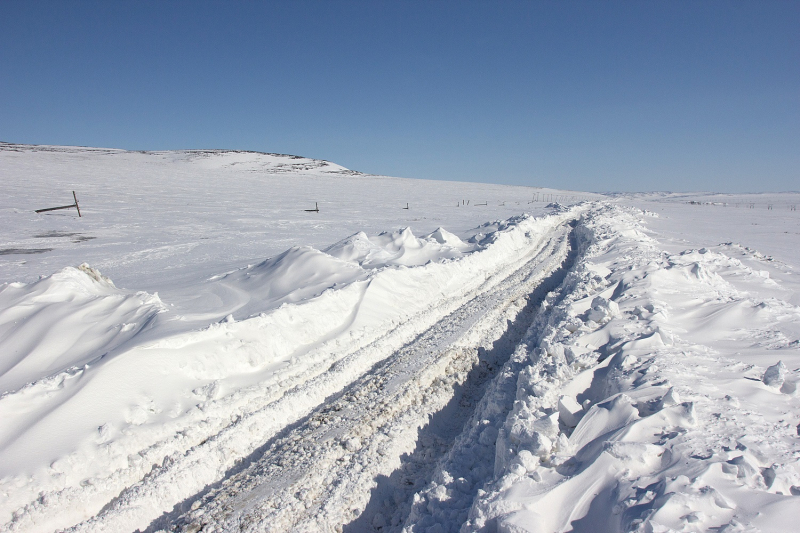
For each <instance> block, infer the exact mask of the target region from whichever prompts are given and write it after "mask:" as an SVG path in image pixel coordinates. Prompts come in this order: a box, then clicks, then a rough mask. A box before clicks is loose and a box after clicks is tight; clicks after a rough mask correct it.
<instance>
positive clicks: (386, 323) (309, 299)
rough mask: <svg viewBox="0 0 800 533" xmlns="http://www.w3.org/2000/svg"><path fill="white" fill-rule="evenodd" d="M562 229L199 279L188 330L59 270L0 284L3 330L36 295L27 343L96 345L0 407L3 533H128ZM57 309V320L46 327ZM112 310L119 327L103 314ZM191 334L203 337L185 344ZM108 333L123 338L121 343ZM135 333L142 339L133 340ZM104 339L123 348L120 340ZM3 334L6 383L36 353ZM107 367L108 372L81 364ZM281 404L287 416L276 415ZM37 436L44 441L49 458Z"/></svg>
mask: <svg viewBox="0 0 800 533" xmlns="http://www.w3.org/2000/svg"><path fill="white" fill-rule="evenodd" d="M568 216H571V215H570V214H569V213H562V214H559V215H554V216H550V217H545V218H541V219H535V218H533V217H529V216H523V217H517V218H515V219H513V220H509V221H505V222H501V223H493V224H490V225H487V226H485V227H484V228H482V235H481V237H480V238H479V239H476V240H475V242H473V243H471V244H467V243H463V242H461V241H460V239H458V238H457V237H456V236H454V235H452V234H449V233H447V232H446V231H445V230H442V229H439V230H437V231H435V232H434V233H433V234H431V235H429V236H425V237H423V238H416V237H415V236H414V235H413V234H412V233H411V231H410V230H409V229H407V228H406V229H403V230H400V231H398V232H394V233H384V234H381V235H377V236H374V237H367V236H366V235H364V234H356V235H354V236H353V237H350V238H349V239H345V240H344V241H341V242H340V243H338V244H336V245H334V246H332V247H330V248H328V250H327V252H320V251H317V250H314V249H312V248H308V247H299V248H292V249H289V250H287V251H286V252H284V253H283V254H280V255H279V256H277V257H275V258H272V259H269V260H267V261H264V262H262V263H260V264H258V265H255V266H252V267H247V268H244V269H240V270H237V271H234V272H231V273H228V274H225V275H222V276H216V277H214V278H212V279H210V280H209V281H208V282H206V283H205V284H203V285H202V286H200V287H198V288H197V289H196V290H197V300H196V301H195V302H194V304H193V305H190V306H189V307H190V309H194V310H196V311H198V312H195V313H189V314H181V313H177V312H176V311H172V310H170V311H167V312H164V310H165V309H166V308H167V307H165V306H163V305H162V304H160V302H158V300H157V298H156V297H154V296H152V297H151V296H148V295H143V294H141V293H139V294H134V295H126V293H123V291H119V290H118V289H115V288H113V284H111V283H110V282H108V281H102V278H100V281H98V279H92V278H90V277H89V276H88V275H87V274H86V273H85V272H83V271H80V270H76V269H66V270H65V271H64V272H67V274H64V275H61V274H59V275H56V276H53V278H55V279H58V280H61V278H68V279H69V283H72V285H69V284H67V282H66V281H59V285H58V286H59V287H61V288H60V289H59V291H56V292H53V291H52V290H51V291H50V293H47V291H46V290H45V289H46V287H48V286H49V285H47V283H55V281H53V282H46V283H45V282H44V281H42V282H37V283H36V284H32V285H30V286H25V285H19V284H14V285H13V286H10V287H9V288H7V289H6V290H5V291H4V292H3V293H0V294H5V292H6V291H11V292H9V294H8V297H9V298H12V297H13V298H16V299H14V300H8V302H9V304H8V306H7V309H6V310H5V313H6V314H7V316H8V317H9V318H8V319H7V320H12V317H15V316H21V315H20V313H22V312H23V311H22V310H23V309H32V308H31V306H30V303H29V302H33V301H39V300H41V301H44V300H43V298H44V296H42V297H39V296H38V295H39V293H42V294H49V296H48V297H49V298H50V300H49V301H48V304H47V306H45V305H44V304H42V305H41V306H40V310H39V311H38V312H37V311H36V310H35V309H33V311H32V312H31V313H29V317H30V318H29V319H28V323H30V324H36V327H37V328H38V330H44V329H46V328H53V329H60V328H64V329H71V330H72V331H75V332H80V331H86V330H88V329H89V328H101V329H102V330H103V331H108V332H110V333H108V334H107V335H106V337H103V336H101V335H97V334H96V332H95V331H94V330H91V333H92V335H91V336H80V335H79V336H78V337H76V339H78V340H79V341H76V342H75V343H74V348H72V349H71V350H72V351H69V356H68V357H66V356H65V357H58V358H57V360H58V361H59V365H57V366H53V365H51V366H50V367H42V365H41V364H39V362H37V363H36V365H35V367H36V368H37V369H39V371H41V369H42V368H54V369H56V370H60V369H62V368H66V367H67V366H68V367H69V368H73V367H76V365H77V364H84V363H85V362H89V361H91V363H90V364H84V366H82V367H80V368H79V370H77V371H75V372H73V371H72V370H70V371H69V372H67V371H65V372H67V373H66V374H65V375H64V377H60V378H58V379H57V380H55V381H53V382H52V383H50V382H48V383H50V384H49V385H48V386H47V388H46V390H42V391H41V392H38V393H37V394H40V396H41V398H42V399H41V400H40V403H41V406H40V407H38V408H37V409H36V410H31V409H30V406H33V405H37V404H36V403H35V401H34V400H33V399H32V398H31V397H30V394H31V393H29V392H26V391H27V390H28V388H30V387H29V386H28V387H27V388H26V387H25V386H22V388H21V389H19V390H16V389H15V391H16V392H14V391H11V392H9V393H8V394H6V395H5V396H4V397H2V398H0V410H2V412H3V413H4V415H5V417H4V420H5V421H6V422H5V428H6V433H5V435H6V437H7V438H6V440H5V441H4V442H3V447H2V449H1V451H2V457H3V460H2V462H1V463H2V464H0V468H2V470H0V472H2V474H1V476H2V477H0V486H2V493H3V494H4V495H5V496H4V497H3V499H2V501H1V502H0V512H2V513H3V516H4V517H5V518H4V522H5V523H6V526H5V527H6V528H9V529H11V530H41V531H46V530H51V529H53V528H59V527H67V526H70V525H72V524H76V523H78V522H81V521H83V520H86V519H88V518H90V517H93V516H94V515H96V514H97V513H98V512H100V510H101V509H102V508H103V507H104V506H106V510H105V511H104V512H103V514H102V515H100V517H99V518H95V519H92V521H90V522H87V523H86V524H85V525H84V526H81V528H79V529H87V530H94V529H96V528H97V527H101V526H100V524H105V525H104V526H102V527H107V528H110V529H113V530H120V529H123V530H124V529H135V528H137V527H138V528H142V527H146V526H147V524H148V523H149V522H150V520H152V519H154V518H156V517H157V516H158V515H159V514H161V513H162V512H164V511H167V510H169V509H171V508H172V506H173V505H174V504H175V503H178V502H180V501H181V500H182V499H184V498H187V497H189V496H191V495H192V494H194V493H196V492H197V491H199V490H201V489H202V488H203V487H204V486H206V485H207V484H209V483H213V482H214V481H216V480H218V479H220V478H221V477H222V476H223V475H224V474H225V472H226V471H227V470H228V469H230V468H231V467H232V466H233V465H235V463H236V462H237V461H238V460H240V459H241V458H243V457H246V456H247V455H248V454H250V453H252V451H253V450H254V449H255V448H256V447H257V446H259V445H261V444H262V443H264V442H266V441H267V440H268V439H269V438H270V436H271V435H272V434H274V432H275V431H277V430H278V429H280V428H281V427H283V426H285V425H286V424H288V423H291V421H292V420H296V419H297V418H298V417H300V416H302V415H303V413H305V412H307V411H308V410H309V409H311V408H313V407H314V406H316V405H317V404H318V403H319V401H321V400H322V399H324V397H325V396H326V395H328V394H331V393H333V392H336V391H337V390H339V389H340V388H341V387H342V386H343V384H344V383H346V381H345V382H343V383H340V382H338V381H335V380H332V379H328V380H327V381H326V380H323V381H322V384H321V385H320V384H318V385H317V386H315V389H314V390H313V392H312V391H310V390H306V389H303V388H302V387H303V384H304V383H308V382H309V380H311V379H312V378H314V376H317V375H320V374H321V373H322V372H325V371H327V370H328V369H329V368H331V365H333V364H335V363H336V362H337V361H339V360H341V359H342V358H344V357H345V356H347V355H348V354H350V353H353V352H354V351H355V350H357V349H360V348H362V347H364V346H366V345H368V344H369V343H371V342H374V341H375V340H376V339H378V338H379V337H380V336H382V335H386V332H387V331H393V330H395V329H397V328H399V327H401V326H403V325H404V324H407V325H408V327H406V329H405V330H404V333H403V335H402V336H401V337H398V338H397V340H396V341H394V342H398V343H401V344H402V342H407V339H409V338H412V337H413V336H414V335H417V334H418V333H419V331H421V328H424V327H426V324H430V323H432V322H434V321H436V320H437V319H439V318H441V316H443V313H447V312H448V311H447V310H448V309H450V308H452V306H453V305H456V304H457V302H460V301H461V299H463V297H464V295H466V294H467V293H468V292H469V291H471V290H474V289H475V288H476V287H478V286H479V285H480V284H482V283H484V282H485V280H486V279H487V277H488V275H489V273H491V272H495V271H497V270H499V269H504V268H516V267H515V265H516V264H517V262H518V261H519V258H520V256H521V255H524V254H526V253H529V251H530V249H531V246H532V243H535V242H536V240H537V239H539V238H540V236H541V235H542V234H543V233H545V232H546V231H547V230H548V229H549V228H552V227H553V226H555V225H557V224H559V223H560V222H561V221H563V220H564V218H565V217H568ZM408 265H412V266H408ZM59 276H60V277H59ZM73 278H74V279H73ZM76 280H77V281H76ZM43 283H44V284H43ZM90 289H91V290H90ZM87 291H88V292H87ZM84 292H86V293H87V294H86V295H85V296H83V293H84ZM101 296H102V297H101ZM36 298H39V300H36ZM126 298H127V299H126ZM447 301H451V303H450V304H447V305H444V302H447ZM112 302H113V305H112ZM125 302H129V303H128V304H126V305H122V304H123V303H125ZM133 304H136V307H131V306H133ZM156 304H157V305H156ZM63 306H70V307H69V311H68V312H67V311H64V312H61V314H59V315H58V316H50V313H54V312H55V311H52V310H54V309H60V308H61V307H63ZM114 306H116V307H117V308H119V309H121V310H122V311H125V312H126V313H128V314H122V311H120V312H117V314H115V312H113V309H114ZM41 309H44V310H45V311H42V310H41ZM100 309H103V310H108V311H110V313H109V314H102V315H101V318H102V322H101V323H98V322H96V321H95V319H94V315H92V312H97V311H98V310H100ZM159 312H161V313H162V314H161V315H159V316H158V320H157V321H152V317H153V316H154V314H155V313H159ZM225 312H227V313H229V314H228V315H227V318H225V315H223V314H222V313H225ZM148 313H149V314H148ZM234 314H235V316H234ZM129 315H130V316H129ZM37 317H42V319H41V322H38V321H37V320H39V319H37ZM148 317H149V319H148ZM237 317H239V318H237ZM45 319H46V320H45ZM203 320H206V321H208V320H214V321H215V323H213V324H211V325H210V326H207V327H205V328H201V329H198V327H197V326H198V324H200V323H202V321H203ZM9 323H10V322H9ZM122 323H124V324H131V323H132V324H136V325H137V326H135V327H133V328H127V329H126V328H125V327H124V326H120V324H122ZM206 323H207V322H206ZM146 325H149V326H150V330H149V331H147V333H146V335H141V336H139V338H136V336H134V335H133V334H134V333H135V332H136V331H140V330H141V329H142V328H143V327H145V326H146ZM81 328H83V329H81ZM115 328H116V329H115ZM181 328H182V329H181ZM117 330H119V331H123V330H124V332H126V333H128V332H129V333H130V334H129V335H127V336H122V337H120V336H119V335H120V334H114V332H115V331H117ZM9 331H10V332H11V333H12V334H13V335H12V337H9V339H10V340H8V341H6V339H5V338H4V341H3V342H4V344H3V346H0V348H4V347H5V346H6V345H5V342H12V341H13V342H15V344H14V345H13V346H15V347H17V349H18V350H19V357H18V359H19V363H18V364H17V365H16V366H18V367H20V368H22V367H24V366H25V362H26V361H27V359H28V358H29V357H34V356H36V354H37V353H39V352H36V351H35V346H34V345H32V346H33V351H31V350H28V346H29V345H28V344H25V343H24V342H23V341H22V340H17V339H18V338H22V339H29V338H30V335H23V336H21V334H20V333H19V328H12V327H9ZM176 331H178V332H177V333H175V332H176ZM97 338H100V339H105V338H107V339H108V340H104V341H103V342H101V343H100V342H99V341H97V340H96V339H97ZM404 339H405V340H404ZM123 341H124V342H125V343H126V344H124V343H123ZM401 344H398V347H399V345H401ZM26 350H27V351H26ZM109 350H113V351H111V352H109ZM100 352H102V353H100ZM107 352H108V353H111V354H112V355H113V357H105V358H104V357H99V356H98V354H99V355H103V354H105V353H107ZM47 353H48V354H49V355H50V356H52V352H47ZM380 353H381V352H376V355H378V354H380ZM375 362H376V361H370V360H369V359H368V358H364V359H363V361H361V362H360V363H359V365H358V366H356V367H354V370H352V371H351V372H355V373H354V374H352V375H349V374H347V375H345V376H344V377H342V378H341V379H353V378H355V377H357V375H358V372H361V371H363V369H366V368H368V367H369V366H370V365H371V364H374V363H375ZM31 366H34V365H31ZM358 369H362V370H358ZM16 376H18V377H17V381H16V382H15V383H17V384H20V383H23V384H24V382H25V381H26V375H23V374H21V373H18V374H16ZM348 376H349V377H348ZM11 377H13V376H11ZM11 377H9V379H11ZM51 381H52V380H51ZM289 391H296V392H292V393H291V394H288V392H289ZM281 398H285V399H287V401H290V406H289V407H288V408H287V406H285V405H284V404H281V402H280V401H279V400H281ZM284 403H285V402H284ZM23 405H25V406H28V408H26V409H20V406H23ZM273 405H274V406H275V407H271V406H273ZM278 406H280V407H278ZM53 435H59V438H58V441H57V443H54V442H53V439H52V436H53ZM212 437H213V438H212ZM114 498H116V499H114ZM112 499H114V500H113V501H112ZM109 503H112V504H113V505H110V506H109Z"/></svg>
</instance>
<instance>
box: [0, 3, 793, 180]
mask: <svg viewBox="0 0 800 533" xmlns="http://www.w3.org/2000/svg"><path fill="white" fill-rule="evenodd" d="M0 140H3V141H7V142H18V143H31V144H66V145H82V146H102V147H115V148H127V149H134V150H166V149H182V148H230V149H243V150H258V151H264V152H279V153H290V154H297V155H302V156H306V157H314V158H319V159H327V160H330V161H334V162H336V163H339V164H342V165H344V166H346V167H349V168H352V169H354V170H360V171H363V172H369V173H375V174H387V175H393V176H402V177H412V178H428V179H448V180H467V181H484V182H498V183H511V184H522V185H535V186H554V187H564V188H570V189H580V190H592V191H622V190H627V191H636V190H643V191H646V190H676V191H681V190H713V191H722V192H727V191H731V192H741V191H781V190H798V189H800V1H777V0H771V1H770V0H760V1H753V2H751V1H733V0H731V1H725V2H719V1H691V2H682V1H676V0H671V1H664V2H659V1H623V2H618V1H599V0H598V1H590V2H581V1H558V2H556V1H544V2H536V1H525V2H513V1H495V2H488V1H486V2H483V1H481V2H479V1H469V0H467V1H425V2H421V1H403V0H399V1H393V2H389V1H375V0H371V1H336V0H327V1H276V2H253V1H248V2H245V1H242V2H233V1H232V2H221V1H220V2H203V1H190V2H181V1H153V2H147V1H123V0H114V1H98V2H85V1H77V0H76V1H52V2H41V1H35V0H24V1H17V0H4V1H3V2H2V4H0ZM0 179H2V178H0Z"/></svg>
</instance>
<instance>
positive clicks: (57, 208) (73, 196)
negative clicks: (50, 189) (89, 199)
mask: <svg viewBox="0 0 800 533" xmlns="http://www.w3.org/2000/svg"><path fill="white" fill-rule="evenodd" d="M72 198H73V199H74V200H75V203H74V204H70V205H62V206H60V207H48V208H46V209H37V210H36V211H34V212H35V213H44V212H45V211H57V210H59V209H72V208H73V207H74V208H75V209H77V210H78V216H79V217H81V216H82V215H81V208H80V206H79V205H78V197H77V196H75V191H72Z"/></svg>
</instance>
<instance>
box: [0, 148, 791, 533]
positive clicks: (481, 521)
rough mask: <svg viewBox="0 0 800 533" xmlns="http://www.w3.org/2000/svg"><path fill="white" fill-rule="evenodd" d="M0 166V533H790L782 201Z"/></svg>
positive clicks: (786, 202)
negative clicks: (575, 196)
mask: <svg viewBox="0 0 800 533" xmlns="http://www.w3.org/2000/svg"><path fill="white" fill-rule="evenodd" d="M0 167H2V168H0V170H2V174H3V175H4V176H6V177H7V179H8V183H7V184H6V185H7V187H6V189H7V190H8V191H9V194H8V195H7V196H3V198H2V199H0V203H2V204H3V205H0V222H2V223H3V226H4V228H9V229H8V232H7V234H4V239H5V241H4V243H3V245H2V248H0V251H1V252H2V253H0V271H2V272H4V273H5V278H6V279H7V280H9V281H8V282H6V283H4V284H3V285H1V286H0V524H2V525H0V529H2V530H3V531H6V530H8V531H54V530H65V529H66V530H69V531H114V532H117V531H135V530H137V529H138V530H140V531H149V532H153V533H155V532H156V531H182V532H192V533H195V532H197V531H231V530H233V531H314V532H318V531H326V532H327V531H344V532H348V533H359V532H362V531H378V532H381V533H385V532H398V531H408V532H417V531H426V532H427V531H433V532H445V531H460V532H469V531H476V532H478V531H480V532H487V531H499V532H515V533H516V532H525V531H527V532H533V531H537V532H556V531H576V532H581V531H589V532H622V531H641V532H661V531H726V532H756V531H770V532H771V531H794V530H796V529H797V528H796V524H797V523H798V521H800V511H799V510H800V505H798V503H797V502H798V501H800V500H798V499H797V498H798V497H800V418H798V413H800V393H798V390H797V389H798V383H800V308H799V307H798V306H800V283H798V281H797V272H796V266H797V264H798V256H797V251H798V250H800V246H798V244H799V243H798V242H797V231H796V228H797V220H798V219H797V215H796V213H797V212H796V211H795V210H790V209H789V208H790V206H794V204H795V203H796V200H797V199H798V197H799V196H798V195H797V194H796V193H786V194H781V195H772V196H770V195H752V196H747V195H740V196H741V198H740V197H738V196H737V197H735V198H734V197H733V196H725V197H724V198H722V197H720V195H705V196H704V195H691V194H667V193H665V194H650V195H638V196H630V195H627V196H626V195H617V197H616V198H615V199H614V201H613V202H606V201H602V202H597V203H591V204H589V203H583V204H577V203H576V204H573V205H567V204H568V203H569V198H570V197H571V196H570V195H569V194H563V193H560V192H557V191H553V194H551V193H550V192H548V193H547V195H546V197H547V198H548V201H551V200H550V198H551V197H552V198H553V200H552V202H553V203H552V204H550V205H549V206H546V205H545V203H544V202H541V205H539V206H536V205H532V204H528V203H526V202H525V201H524V200H523V198H524V197H530V194H529V193H530V189H528V188H522V187H516V188H512V187H501V186H490V185H481V184H457V185H454V184H447V183H445V182H425V181H421V180H401V179H398V178H386V177H378V176H365V175H361V174H358V173H353V172H350V171H347V170H346V169H343V168H342V167H338V166H337V165H333V164H332V163H327V162H324V161H318V160H312V159H304V158H298V157H295V156H282V155H276V154H256V153H251V152H235V151H215V150H208V151H202V150H195V151H181V152H146V153H138V152H127V151H123V150H106V149H91V148H74V147H31V146H23V145H10V144H0ZM78 186H79V191H78V197H79V199H83V198H86V199H87V201H86V208H85V210H84V204H83V203H82V212H84V215H85V216H84V217H82V218H80V219H78V218H77V213H75V214H72V213H69V214H65V212H59V211H56V212H53V213H55V214H53V213H50V214H49V215H38V214H35V213H34V212H33V209H36V208H40V207H45V206H46V205H48V204H42V202H43V201H44V200H47V201H48V202H49V201H50V200H51V199H52V198H51V196H50V194H51V191H53V190H56V189H58V190H60V189H64V190H66V191H67V192H69V191H71V190H72V188H73V187H78ZM6 189H4V190H6ZM82 191H86V193H85V194H86V196H84V193H83V192H82ZM58 194H61V193H58ZM312 195H314V196H319V197H320V198H319V200H320V201H319V207H320V208H321V209H320V211H319V212H316V211H315V212H310V213H309V212H307V211H304V209H308V208H311V207H313V206H314V200H315V199H316V198H311V196H312ZM484 195H485V196H486V197H487V198H488V199H489V201H488V202H487V201H485V200H484V201H480V200H483V199H484ZM534 196H535V193H534ZM543 196H545V195H540V196H539V197H543ZM59 197H60V196H59ZM594 197H595V198H599V196H598V195H595V196H594ZM468 198H472V200H473V201H472V203H470V202H469V201H468V200H467V199H468ZM476 198H478V199H479V201H475V199H476ZM721 198H722V199H724V201H722V202H720V201H717V200H720V199H721ZM53 200H54V201H55V200H56V199H53ZM310 200H311V201H310ZM705 200H713V201H705ZM531 201H532V200H528V202H531ZM407 202H408V203H407ZM740 202H743V203H740ZM767 202H769V203H767ZM50 205H52V204H50ZM55 205H58V202H56V203H55ZM626 205H627V207H626ZM745 205H746V206H748V207H746V208H745V207H744V206H745ZM740 206H741V209H739V207H740ZM767 206H769V208H768V207H767ZM406 207H408V209H406ZM773 208H774V209H773ZM737 209H738V210H737ZM759 209H761V210H760V211H759ZM523 210H531V212H532V213H535V214H536V216H531V215H520V214H519V213H521V212H522V211H523ZM487 220H488V221H490V222H487ZM442 226H443V227H444V228H447V229H444V228H443V227H442ZM390 228H394V229H390ZM412 228H413V230H412ZM347 235H350V236H349V237H346V236H347ZM343 237H344V238H343ZM717 239H718V240H717ZM331 243H333V244H331ZM720 243H721V244H720ZM264 258H266V259H264ZM84 261H86V262H88V263H89V264H91V265H92V266H91V267H90V266H89V265H88V264H81V263H84ZM66 265H81V266H79V267H76V268H73V267H68V266H66ZM98 268H99V269H100V270H102V272H103V273H102V274H101V273H100V270H98ZM37 278H38V279H37ZM109 278H113V279H114V281H116V282H118V283H117V285H116V286H115V284H114V283H112V282H111V279H109ZM12 280H17V281H12ZM20 280H21V281H23V282H18V281H20ZM119 287H128V288H119Z"/></svg>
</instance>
